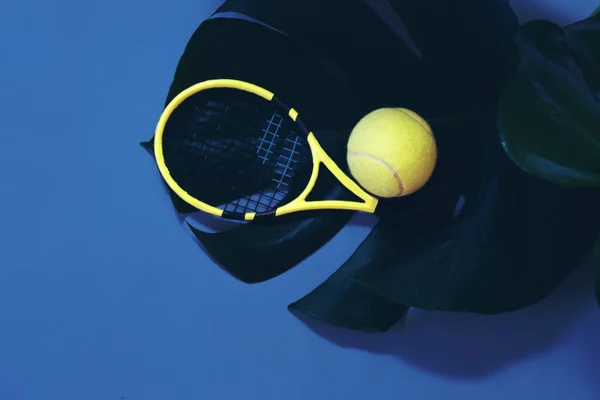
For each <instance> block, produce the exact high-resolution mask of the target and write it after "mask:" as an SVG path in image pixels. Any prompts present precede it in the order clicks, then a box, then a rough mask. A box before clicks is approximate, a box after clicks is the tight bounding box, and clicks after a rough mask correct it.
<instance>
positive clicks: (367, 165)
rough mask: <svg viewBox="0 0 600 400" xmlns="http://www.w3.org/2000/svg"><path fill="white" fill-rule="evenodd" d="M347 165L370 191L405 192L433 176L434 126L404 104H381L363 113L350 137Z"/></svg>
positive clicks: (379, 193) (387, 195) (386, 194)
mask: <svg viewBox="0 0 600 400" xmlns="http://www.w3.org/2000/svg"><path fill="white" fill-rule="evenodd" d="M347 160H348V167H349V168H350V173H351V174H352V176H353V177H354V179H356V181H357V182H358V183H359V184H360V185H361V186H362V187H363V188H364V189H365V190H366V191H368V192H370V193H371V194H373V195H375V196H377V197H383V198H390V197H399V196H406V195H409V194H411V193H414V192H416V191H417V190H419V189H420V188H421V187H422V186H423V185H425V183H427V181H428V180H429V178H430V177H431V174H432V173H433V170H434V168H435V163H436V161H437V148H436V144H435V138H434V136H433V133H432V131H431V127H430V126H429V124H428V123H427V122H425V120H424V119H423V118H421V117H420V116H419V115H417V114H416V113H414V112H413V111H410V110H407V109H404V108H380V109H378V110H375V111H373V112H371V113H369V114H367V115H366V116H364V117H363V118H362V119H361V120H360V121H359V122H358V124H356V126H355V127H354V129H353V130H352V133H351V134H350V138H349V140H348V155H347Z"/></svg>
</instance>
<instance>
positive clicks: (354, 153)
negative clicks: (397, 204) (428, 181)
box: [348, 151, 404, 196]
mask: <svg viewBox="0 0 600 400" xmlns="http://www.w3.org/2000/svg"><path fill="white" fill-rule="evenodd" d="M348 155H349V156H356V157H367V158H369V159H371V160H373V161H375V162H378V163H380V164H381V165H383V166H384V167H386V168H387V169H388V170H389V171H390V172H391V174H392V176H393V177H394V178H395V179H396V182H398V193H397V194H396V196H400V195H402V193H404V184H403V183H402V178H401V177H400V175H398V173H397V172H396V170H395V169H394V168H393V167H392V166H391V165H390V164H388V163H387V162H385V161H384V160H382V159H381V158H379V157H375V156H372V155H371V154H368V153H361V152H358V151H349V152H348Z"/></svg>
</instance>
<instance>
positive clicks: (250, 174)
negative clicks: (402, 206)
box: [154, 79, 378, 221]
mask: <svg viewBox="0 0 600 400" xmlns="http://www.w3.org/2000/svg"><path fill="white" fill-rule="evenodd" d="M154 154H155V158H156V162H157V165H158V169H159V171H160V173H161V175H162V177H163V179H164V180H165V182H166V183H167V185H168V186H169V187H170V188H171V190H173V192H175V193H176V194H177V196H179V197H180V198H181V199H182V200H184V201H185V202H187V203H188V204H190V205H191V206H193V207H195V208H197V209H198V210H200V211H203V212H206V213H208V214H212V215H215V216H217V217H222V218H226V219H233V220H245V221H251V220H256V219H259V218H265V217H277V216H281V215H285V214H290V213H295V212H300V211H309V210H325V209H331V210H335V209H337V210H354V211H363V212H367V213H373V212H374V211H375V209H376V207H377V204H378V199H377V198H376V197H374V196H372V195H370V194H369V193H367V192H366V191H364V190H363V189H362V188H361V187H360V186H359V185H358V184H357V183H356V182H354V181H353V180H352V179H351V178H350V177H349V176H348V175H347V174H346V173H345V172H344V171H342V169H341V168H340V167H339V166H338V165H337V164H336V163H335V162H334V161H333V159H332V158H331V157H330V156H329V155H328V154H327V153H326V151H325V150H324V149H323V147H322V146H321V144H320V143H319V141H318V140H317V138H316V137H315V135H314V134H313V132H311V131H310V130H309V129H308V128H307V127H306V126H305V125H304V123H303V122H302V119H301V118H300V116H299V115H298V111H296V110H295V109H294V108H292V107H290V106H288V105H287V104H285V103H284V102H283V101H281V100H280V99H278V98H277V97H276V96H275V95H274V94H273V93H271V92H270V91H268V90H266V89H264V88H262V87H259V86H257V85H254V84H251V83H248V82H243V81H239V80H233V79H216V80H208V81H204V82H201V83H198V84H195V85H193V86H191V87H189V88H187V89H186V90H184V91H183V92H181V93H179V95H177V96H176V97H175V98H174V99H173V100H172V101H171V102H169V104H168V105H167V107H165V109H164V111H163V113H162V115H161V116H160V119H159V121H158V125H157V127H156V132H155V136H154ZM321 166H323V167H325V168H327V169H328V170H329V171H330V172H331V173H332V174H333V176H334V177H335V178H336V179H337V180H338V181H339V182H340V183H341V184H342V185H343V186H345V187H346V188H347V189H348V190H349V191H350V192H352V193H353V194H354V195H355V196H356V197H357V201H349V200H308V199H307V198H308V197H309V195H310V194H311V192H312V190H313V189H314V187H315V183H316V182H317V178H318V177H319V171H320V168H321Z"/></svg>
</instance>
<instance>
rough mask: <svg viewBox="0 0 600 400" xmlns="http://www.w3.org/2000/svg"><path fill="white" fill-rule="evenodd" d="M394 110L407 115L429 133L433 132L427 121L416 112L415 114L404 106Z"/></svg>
mask: <svg viewBox="0 0 600 400" xmlns="http://www.w3.org/2000/svg"><path fill="white" fill-rule="evenodd" d="M396 110H397V111H400V112H402V113H403V114H404V115H408V116H409V117H410V118H411V119H412V120H413V121H415V122H416V123H417V124H419V125H421V127H423V129H425V130H426V131H427V132H428V133H429V134H432V133H433V132H431V126H429V124H428V123H427V121H425V120H424V119H422V118H421V117H420V116H419V115H418V114H417V115H415V114H414V111H411V110H408V109H406V108H397V109H396Z"/></svg>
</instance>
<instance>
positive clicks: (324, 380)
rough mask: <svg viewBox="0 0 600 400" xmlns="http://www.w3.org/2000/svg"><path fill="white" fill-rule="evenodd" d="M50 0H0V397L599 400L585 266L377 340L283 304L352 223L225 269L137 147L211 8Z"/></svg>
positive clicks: (350, 235) (536, 11)
mask: <svg viewBox="0 0 600 400" xmlns="http://www.w3.org/2000/svg"><path fill="white" fill-rule="evenodd" d="M53 3H54V4H51V2H49V1H41V0H33V1H29V2H16V1H13V2H8V1H5V2H3V3H2V5H0V55H1V56H0V106H1V108H0V116H1V121H2V124H1V129H0V149H1V151H2V156H1V157H0V192H1V193H2V196H0V399H1V400H46V399H48V400H110V399H116V400H120V399H127V400H155V399H156V400H179V399H207V400H208V399H210V400H213V399H215V400H217V399H237V398H239V399H257V400H283V399H285V400H296V399H302V400H307V399H311V400H318V399H348V400H353V399H378V400H379V399H384V400H385V399H418V400H422V399H425V400H427V399H454V398H457V399H461V400H470V399H473V400H480V399H486V400H495V399H498V400H506V399H507V398H510V399H513V400H520V399H524V400H531V399H544V400H565V399H577V400H592V399H595V400H597V399H600V379H599V378H600V363H599V361H598V359H599V357H600V345H599V343H600V339H599V338H600V310H598V309H597V307H596V306H595V304H594V300H593V288H592V284H591V279H590V271H589V269H588V268H581V269H580V270H579V271H578V272H577V273H576V274H575V275H574V276H573V277H572V278H571V279H570V280H569V281H568V282H567V283H566V284H565V285H563V286H562V287H561V288H560V289H559V290H558V291H557V292H556V293H554V294H553V295H552V296H551V297H550V298H548V299H547V300H545V301H543V302H542V303H540V304H537V305H535V306H533V307H530V308H528V309H525V310H521V311H519V312H515V313H511V314H507V315H501V316H495V317H482V316H473V315H454V314H449V313H437V312H429V313H425V312H412V313H411V314H410V316H409V318H408V320H407V322H406V324H405V325H404V326H403V327H398V328H397V329H394V331H392V332H389V333H386V334H382V335H361V334H356V333H352V332H346V331H341V330H334V329H330V328H327V327H324V326H320V325H317V324H314V323H308V324H306V323H305V322H302V321H300V320H298V319H296V318H295V317H293V316H292V315H291V314H289V313H288V311H287V310H286V305H287V304H288V303H290V302H292V301H294V300H296V299H297V298H299V297H301V296H302V295H304V294H305V293H307V292H308V291H310V290H311V289H312V288H314V287H315V286H316V285H318V284H319V283H320V282H322V281H323V280H324V279H325V278H326V277H327V276H328V275H329V274H330V273H332V272H333V271H334V270H335V269H337V267H338V266H339V265H340V264H341V263H342V262H343V261H344V260H345V259H346V258H347V257H348V256H349V255H350V254H351V253H352V251H353V250H354V248H355V247H356V245H358V243H360V241H362V239H363V238H364V237H365V236H366V234H367V233H368V226H365V224H357V223H353V224H351V225H349V226H348V227H347V228H346V229H345V230H344V231H343V232H341V233H340V235H338V236H337V237H336V238H335V239H334V240H333V241H332V242H331V243H330V244H328V245H327V246H326V247H325V248H323V249H322V250H320V251H319V252H318V253H316V254H315V255H314V256H313V257H312V258H310V259H309V260H307V261H306V262H304V263H303V264H302V265H300V266H298V267H297V268H295V269H294V270H292V271H290V272H289V273H286V274H284V275H283V276H281V277H279V278H277V279H274V280H272V281H269V282H267V283H264V284H260V285H245V284H242V283H240V282H237V281H236V280H234V279H232V278H231V277H230V276H228V275H227V274H226V273H225V272H223V271H222V270H221V269H219V268H218V267H216V266H215V265H214V264H213V263H212V262H211V261H210V259H209V258H208V257H207V256H206V255H205V254H204V253H203V252H202V251H201V249H200V248H199V247H198V245H197V244H196V243H195V242H194V241H193V240H192V239H191V237H190V235H189V233H188V232H186V231H185V230H183V229H182V228H181V226H180V225H179V224H178V223H177V221H176V218H175V215H174V213H173V212H172V211H171V205H170V201H169V199H168V198H167V194H166V192H165V190H164V188H163V187H162V185H161V184H160V180H159V176H158V173H157V171H156V168H155V167H154V165H153V162H152V159H151V158H150V157H149V156H148V155H147V154H145V153H144V151H142V150H141V148H140V147H139V146H138V145H137V143H138V142H139V141H141V140H145V139H147V138H149V137H150V136H151V134H152V131H153V128H154V125H155V121H156V118H157V117H158V114H159V112H160V111H161V107H162V104H163V101H164V97H165V95H166V92H167V89H168V85H169V84H170V81H171V77H172V74H173V72H174V69H175V64H176V61H177V59H178V58H179V56H180V55H181V53H182V51H183V48H184V46H185V44H186V42H187V40H188V39H189V37H190V35H191V33H192V32H193V30H194V29H195V28H196V27H197V25H198V23H199V22H200V21H201V20H202V19H203V18H204V17H205V16H206V15H207V14H208V13H209V11H212V10H213V9H214V8H215V4H214V3H211V4H206V3H203V2H201V1H199V0H194V1H192V0H179V1H177V2H172V3H169V5H167V3H165V2H158V1H140V0H131V1H127V2H121V1H115V0H108V1H104V2H82V1H74V0H57V1H55V2H53ZM557 3H558V2H556V1H555V0H554V1H550V0H546V1H537V2H535V4H537V6H532V5H531V4H525V3H524V2H515V5H514V6H515V9H516V10H517V11H518V12H519V14H520V15H521V16H522V17H523V18H524V19H530V18H532V17H536V16H545V15H548V16H550V17H552V18H554V19H559V20H561V22H568V21H571V20H576V19H580V18H583V17H584V16H585V15H587V14H588V13H589V12H591V11H592V10H593V9H594V8H595V6H596V2H595V1H591V0H589V1H588V0H586V1H584V0H578V2H564V5H560V4H557ZM572 3H576V4H575V5H573V4H572ZM540 7H541V8H540ZM542 8H543V9H542ZM73 166H77V168H75V169H73V168H72V167H73Z"/></svg>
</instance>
